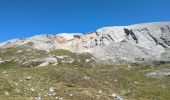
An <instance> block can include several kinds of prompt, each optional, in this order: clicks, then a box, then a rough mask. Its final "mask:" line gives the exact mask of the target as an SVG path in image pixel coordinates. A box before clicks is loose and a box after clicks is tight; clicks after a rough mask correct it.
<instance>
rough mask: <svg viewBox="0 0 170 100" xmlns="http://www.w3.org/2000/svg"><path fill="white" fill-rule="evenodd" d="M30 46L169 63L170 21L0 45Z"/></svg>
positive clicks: (44, 36) (2, 46) (2, 45)
mask: <svg viewBox="0 0 170 100" xmlns="http://www.w3.org/2000/svg"><path fill="white" fill-rule="evenodd" d="M18 45H29V46H30V47H31V48H34V49H37V50H47V51H48V50H54V49H65V50H69V51H72V52H77V53H83V52H89V53H91V54H92V55H94V57H96V58H97V59H100V60H104V61H110V62H114V61H144V60H147V61H156V60H163V61H169V60H170V22H155V23H144V24H136V25H130V26H114V27H104V28H100V29H98V30H97V31H96V32H89V33H87V34H82V33H72V34H69V33H61V34H57V35H37V36H34V37H31V38H27V39H14V40H10V41H7V42H3V43H0V48H1V51H2V49H4V48H8V47H12V46H18Z"/></svg>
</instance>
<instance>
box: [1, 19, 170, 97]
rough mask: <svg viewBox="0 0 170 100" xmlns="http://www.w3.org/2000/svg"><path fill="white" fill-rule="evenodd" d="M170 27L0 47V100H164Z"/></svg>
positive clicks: (110, 30)
mask: <svg viewBox="0 0 170 100" xmlns="http://www.w3.org/2000/svg"><path fill="white" fill-rule="evenodd" d="M169 62H170V22H159V23H158V22H157V23H144V24H136V25H130V26H114V27H104V28H100V29H97V30H96V32H89V33H87V34H83V33H60V34H56V35H52V34H43V35H36V36H33V37H30V38H25V39H13V40H9V41H6V42H2V43H0V100H170V95H169V94H170V63H169Z"/></svg>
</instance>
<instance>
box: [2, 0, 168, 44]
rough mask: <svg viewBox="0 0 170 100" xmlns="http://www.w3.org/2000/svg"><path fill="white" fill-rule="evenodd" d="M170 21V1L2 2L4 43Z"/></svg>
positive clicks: (76, 0) (51, 0) (21, 0)
mask: <svg viewBox="0 0 170 100" xmlns="http://www.w3.org/2000/svg"><path fill="white" fill-rule="evenodd" d="M158 21H170V0H0V42H2V41H6V40H9V39H13V38H25V37H30V36H33V35H36V34H44V33H45V34H47V33H48V34H57V33H61V32H69V33H70V32H71V33H72V32H82V33H86V32H89V31H95V30H96V29H98V28H100V27H104V26H115V25H116V26H117V25H129V24H136V23H144V22H158Z"/></svg>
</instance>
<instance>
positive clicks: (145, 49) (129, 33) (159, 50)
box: [94, 22, 170, 61]
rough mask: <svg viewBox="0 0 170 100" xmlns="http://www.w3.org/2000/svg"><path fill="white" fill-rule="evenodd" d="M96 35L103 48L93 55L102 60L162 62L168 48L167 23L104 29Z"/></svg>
mask: <svg viewBox="0 0 170 100" xmlns="http://www.w3.org/2000/svg"><path fill="white" fill-rule="evenodd" d="M97 34H98V36H99V37H103V39H102V41H103V44H104V46H103V47H101V48H98V49H96V50H95V52H94V54H95V56H96V57H97V58H102V59H103V60H106V59H112V60H116V59H122V60H124V59H127V60H131V61H132V60H142V59H143V60H162V59H163V58H164V56H163V54H164V53H165V52H167V49H168V48H169V47H170V45H169V41H170V39H169V38H170V23H169V22H162V23H146V24H137V25H130V26H116V27H104V28H101V29H98V30H97ZM108 42H109V43H108ZM96 51H97V52H96ZM167 55H170V54H169V52H167ZM167 55H166V56H167ZM164 60H165V59H164ZM166 60H167V59H166Z"/></svg>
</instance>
